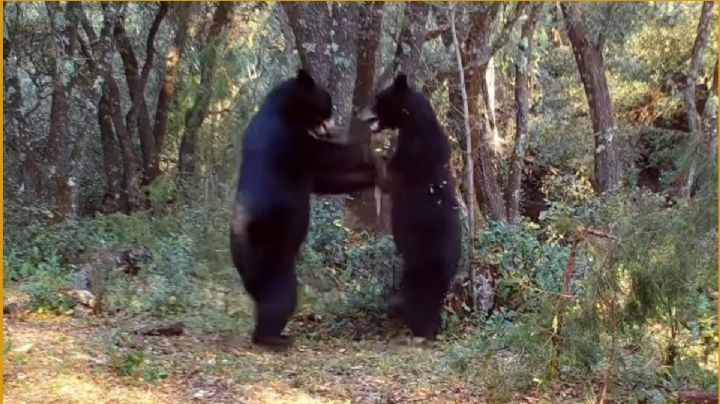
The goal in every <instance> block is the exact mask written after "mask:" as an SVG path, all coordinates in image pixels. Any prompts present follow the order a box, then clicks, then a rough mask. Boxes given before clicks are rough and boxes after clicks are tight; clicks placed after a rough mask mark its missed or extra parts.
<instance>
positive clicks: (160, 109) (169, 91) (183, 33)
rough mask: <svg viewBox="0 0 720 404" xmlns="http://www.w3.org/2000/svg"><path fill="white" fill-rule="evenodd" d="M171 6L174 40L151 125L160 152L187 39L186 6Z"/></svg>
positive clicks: (166, 61) (167, 58)
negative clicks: (153, 122)
mask: <svg viewBox="0 0 720 404" xmlns="http://www.w3.org/2000/svg"><path fill="white" fill-rule="evenodd" d="M173 7H175V12H176V14H177V17H178V21H177V25H176V27H175V41H174V42H173V46H171V47H170V50H168V53H167V56H166V58H165V74H164V76H163V79H162V84H161V86H160V94H159V95H158V100H157V106H156V108H155V124H154V125H153V138H154V139H155V147H156V148H157V151H158V153H160V152H162V147H163V144H164V142H165V135H166V134H167V128H168V118H169V116H170V107H171V106H172V103H173V99H174V96H175V87H176V84H177V76H178V69H179V68H180V59H181V58H182V53H183V50H184V49H185V42H186V39H187V25H188V17H189V16H188V9H187V8H188V6H187V5H181V4H176V5H174V6H173ZM158 171H159V168H158Z"/></svg>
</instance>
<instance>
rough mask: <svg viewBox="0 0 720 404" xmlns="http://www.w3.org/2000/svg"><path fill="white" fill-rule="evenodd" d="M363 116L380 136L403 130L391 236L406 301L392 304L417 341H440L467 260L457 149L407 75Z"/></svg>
mask: <svg viewBox="0 0 720 404" xmlns="http://www.w3.org/2000/svg"><path fill="white" fill-rule="evenodd" d="M358 118H359V119H361V120H363V121H365V122H368V123H369V124H370V129H371V130H372V132H374V133H378V132H380V131H382V130H384V129H392V130H398V136H397V143H396V146H395V151H394V154H393V155H392V157H391V159H390V162H389V164H388V167H387V172H388V174H387V179H385V180H383V181H381V182H383V184H382V186H383V187H387V188H389V192H390V198H391V202H392V207H391V215H392V219H391V224H392V234H393V239H394V241H395V245H396V247H397V249H398V252H399V253H400V255H401V256H402V258H403V264H404V271H403V279H402V290H401V295H400V296H396V297H393V298H391V299H390V302H389V306H390V308H391V309H394V310H397V309H399V310H400V314H401V316H402V318H403V319H404V321H405V322H406V323H407V325H408V326H409V327H410V330H411V331H412V332H413V334H414V335H415V336H417V337H423V338H428V339H432V338H434V337H435V336H436V335H437V333H438V331H439V329H440V324H441V313H442V305H443V300H444V297H445V294H446V293H447V290H448V288H449V286H450V283H451V282H452V280H453V277H454V275H455V272H456V270H457V266H458V261H459V259H460V254H461V227H460V218H459V215H458V204H457V200H456V198H455V184H454V179H453V177H452V174H451V172H450V152H451V150H450V144H449V142H448V139H447V137H446V135H445V134H444V133H443V131H442V129H441V128H440V125H439V123H438V121H437V118H436V116H435V112H434V111H433V109H432V107H431V106H430V103H429V101H428V100H427V98H425V96H423V95H422V94H421V93H419V92H418V91H416V90H414V89H412V88H410V87H409V86H408V82H407V77H406V76H405V75H403V74H400V75H398V76H397V78H396V79H395V81H394V82H393V84H392V85H391V86H390V87H388V88H386V89H384V90H383V91H381V92H380V93H378V94H377V95H376V96H375V100H374V103H373V104H372V105H370V106H369V107H367V108H365V109H364V110H363V111H362V112H361V113H360V114H359V115H358Z"/></svg>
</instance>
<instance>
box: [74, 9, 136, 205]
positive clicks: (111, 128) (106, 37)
mask: <svg viewBox="0 0 720 404" xmlns="http://www.w3.org/2000/svg"><path fill="white" fill-rule="evenodd" d="M77 4H78V6H77V9H76V12H77V15H78V18H79V19H80V23H81V25H82V26H83V28H84V30H85V34H86V35H87V37H88V41H89V42H90V43H91V44H93V49H90V46H89V44H87V45H85V44H83V42H82V41H81V50H82V51H83V54H84V56H85V58H86V60H87V63H88V65H89V67H90V69H91V70H92V71H93V72H94V73H95V74H96V75H98V76H99V77H101V78H103V80H104V83H103V86H102V89H101V96H100V101H99V103H98V123H99V125H100V133H101V142H102V145H103V152H104V158H105V160H104V163H105V166H106V179H107V186H108V190H107V191H106V194H107V195H111V196H113V198H117V197H116V195H117V190H116V189H115V184H114V183H115V181H119V183H120V200H119V201H117V206H111V207H110V208H111V209H112V208H117V209H120V210H121V211H123V212H125V213H129V212H130V211H132V210H134V209H136V208H137V207H139V206H140V196H139V195H140V178H139V174H140V172H139V163H138V159H137V156H136V155H135V151H134V149H133V146H132V140H131V138H130V134H129V132H128V130H127V127H126V125H125V121H124V120H123V114H122V108H121V105H120V104H121V102H120V100H121V98H120V89H119V88H118V85H117V82H116V81H115V78H114V77H113V74H112V59H111V57H112V54H111V46H112V41H113V31H114V28H115V23H116V22H117V20H118V18H119V17H120V16H121V15H122V14H123V12H124V8H125V5H124V4H122V3H120V4H117V3H116V4H110V5H105V4H103V28H102V30H101V32H100V36H99V37H98V36H97V35H96V34H95V30H94V28H93V27H92V25H91V24H90V22H89V20H88V19H87V16H86V15H85V12H84V10H83V8H82V4H81V3H77ZM118 143H119V149H120V156H121V158H119V159H118V161H119V162H120V164H121V165H122V168H121V169H120V170H119V171H117V172H115V169H114V167H115V165H116V163H115V161H114V160H115V159H116V157H115V156H116V154H115V153H116V151H115V150H116V148H117V146H116V145H117V144H118ZM119 174H121V175H119Z"/></svg>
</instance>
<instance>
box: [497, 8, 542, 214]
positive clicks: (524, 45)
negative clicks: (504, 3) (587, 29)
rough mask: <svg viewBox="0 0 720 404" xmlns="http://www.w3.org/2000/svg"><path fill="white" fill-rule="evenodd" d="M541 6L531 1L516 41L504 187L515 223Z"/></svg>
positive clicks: (518, 211)
mask: <svg viewBox="0 0 720 404" xmlns="http://www.w3.org/2000/svg"><path fill="white" fill-rule="evenodd" d="M542 6H543V5H542V3H535V4H533V5H532V8H531V10H530V13H529V16H528V19H527V20H526V21H525V22H524V23H523V26H522V31H521V36H520V43H519V48H520V55H519V57H518V60H517V61H516V62H515V109H516V111H515V146H514V149H513V154H512V156H511V162H510V177H509V178H508V182H507V186H506V188H505V204H506V208H507V215H508V222H509V223H510V224H516V223H517V222H518V221H519V220H520V182H521V180H522V172H523V163H524V161H525V150H526V149H527V144H528V140H529V135H528V118H529V92H530V88H529V85H528V81H529V80H528V77H529V75H530V70H531V68H530V64H531V60H532V44H533V33H534V31H535V25H536V24H537V21H538V18H539V17H540V11H541V10H542Z"/></svg>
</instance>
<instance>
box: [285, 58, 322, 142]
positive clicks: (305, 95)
mask: <svg viewBox="0 0 720 404" xmlns="http://www.w3.org/2000/svg"><path fill="white" fill-rule="evenodd" d="M283 87H285V88H284V91H282V92H281V93H280V94H278V96H279V97H280V98H281V102H282V104H283V105H284V108H283V110H284V113H285V115H286V116H288V117H289V118H290V119H291V120H292V121H293V122H294V124H296V125H298V126H299V127H300V128H302V129H303V131H306V132H307V133H308V134H310V135H311V136H313V137H315V138H329V137H330V136H332V130H333V127H334V123H333V119H332V97H331V96H330V94H329V93H328V92H327V91H326V90H325V89H324V88H322V87H321V86H319V85H317V84H316V83H315V80H313V78H312V76H310V74H309V73H308V72H306V71H305V70H302V69H301V70H299V71H298V73H297V76H296V77H295V78H293V79H290V80H288V81H287V82H286V83H285V86H283Z"/></svg>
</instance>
